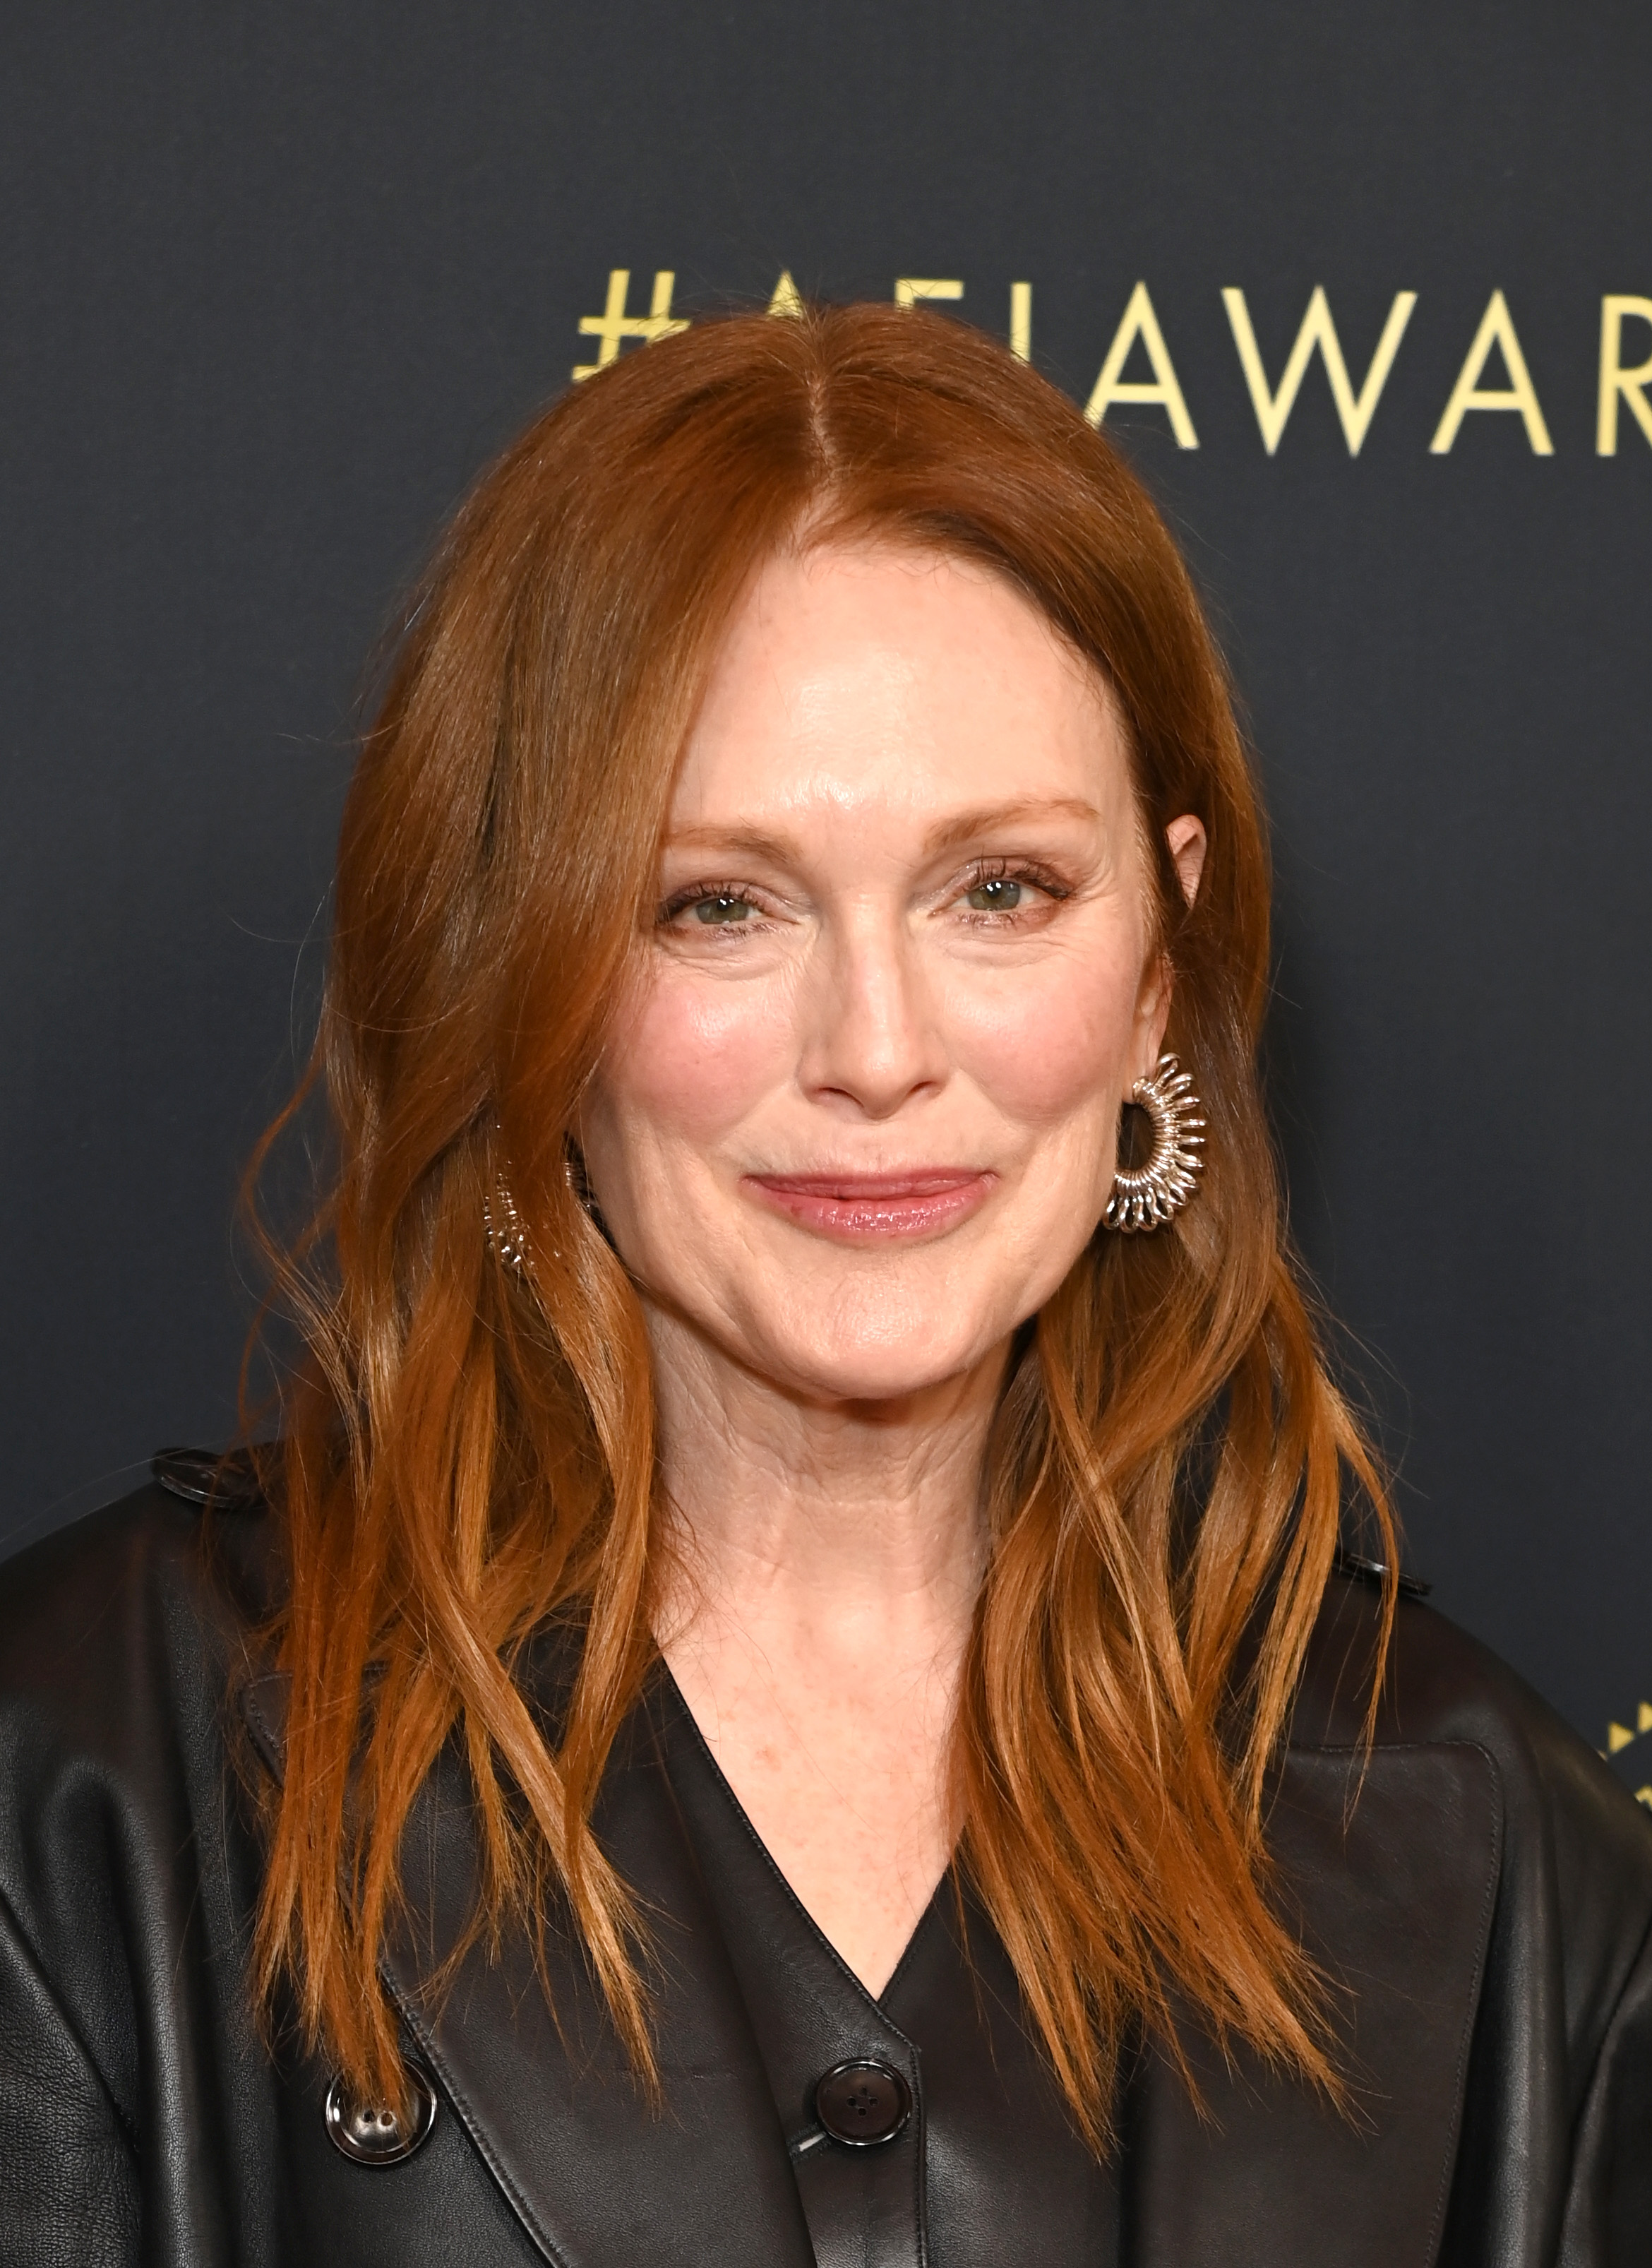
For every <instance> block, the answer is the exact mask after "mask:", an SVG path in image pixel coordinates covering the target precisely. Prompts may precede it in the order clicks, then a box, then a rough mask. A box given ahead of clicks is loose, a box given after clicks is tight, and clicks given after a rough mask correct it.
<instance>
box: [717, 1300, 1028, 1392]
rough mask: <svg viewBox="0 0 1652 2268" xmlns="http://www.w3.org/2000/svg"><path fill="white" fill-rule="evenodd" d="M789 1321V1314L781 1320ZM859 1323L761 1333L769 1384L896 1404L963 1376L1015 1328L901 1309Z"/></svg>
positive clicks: (1007, 1323) (760, 1357) (760, 1355)
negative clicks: (852, 1326)
mask: <svg viewBox="0 0 1652 2268" xmlns="http://www.w3.org/2000/svg"><path fill="white" fill-rule="evenodd" d="M788 1320H789V1319H788ZM856 1321H857V1323H858V1326H859V1327H858V1328H856V1329H836V1330H829V1331H826V1332H819V1331H808V1330H804V1331H799V1330H797V1329H789V1328H787V1326H786V1324H785V1323H783V1322H782V1323H781V1324H779V1326H778V1327H777V1328H776V1329H775V1330H774V1331H772V1332H765V1333H764V1334H762V1339H761V1343H760V1346H759V1348H757V1349H754V1350H753V1351H754V1352H756V1353H757V1356H758V1360H759V1362H760V1365H761V1366H763V1367H766V1368H768V1369H769V1370H770V1371H771V1373H772V1375H773V1376H774V1378H775V1382H776V1383H777V1384H779V1385H782V1386H784V1387H786V1388H788V1389H789V1390H790V1391H791V1392H793V1393H797V1394H801V1395H804V1396H805V1397H806V1398H807V1399H808V1400H810V1401H819V1402H900V1401H905V1400H907V1399H908V1398H909V1397H910V1396H912V1395H918V1394H923V1393H926V1392H928V1391H929V1390H930V1389H931V1388H935V1387H938V1386H943V1385H944V1384H945V1383H946V1382H947V1381H948V1380H950V1379H954V1378H959V1377H962V1376H963V1375H964V1374H965V1373H967V1372H968V1371H971V1370H973V1368H975V1366H977V1365H978V1364H979V1363H980V1362H982V1361H984V1360H985V1359H987V1358H988V1356H990V1355H991V1354H992V1353H993V1352H994V1351H995V1349H997V1348H998V1347H1000V1346H1002V1344H1003V1343H1004V1341H1005V1340H1006V1339H1007V1338H1008V1337H1009V1336H1010V1332H1011V1330H1013V1329H1014V1328H1015V1326H1014V1322H1012V1321H1010V1320H1008V1319H1006V1320H1005V1321H1004V1322H1002V1324H999V1323H998V1322H996V1321H995V1320H988V1319H986V1318H982V1319H981V1320H980V1322H979V1323H978V1324H977V1325H976V1327H975V1328H973V1329H971V1328H960V1325H959V1321H958V1318H957V1317H956V1316H949V1317H947V1319H946V1322H944V1324H943V1323H941V1322H938V1321H937V1320H936V1319H935V1318H933V1317H930V1318H923V1317H914V1316H912V1315H909V1314H903V1315H901V1316H899V1317H893V1316H891V1317H888V1318H885V1319H882V1324H881V1328H880V1327H879V1322H878V1320H877V1319H874V1318H870V1317H863V1318H857V1319H856Z"/></svg>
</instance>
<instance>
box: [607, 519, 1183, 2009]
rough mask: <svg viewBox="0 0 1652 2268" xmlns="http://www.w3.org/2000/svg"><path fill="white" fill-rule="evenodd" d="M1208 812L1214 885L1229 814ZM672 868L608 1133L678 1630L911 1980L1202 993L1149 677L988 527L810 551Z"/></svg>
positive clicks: (714, 693) (840, 1911)
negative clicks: (1166, 1059)
mask: <svg viewBox="0 0 1652 2268" xmlns="http://www.w3.org/2000/svg"><path fill="white" fill-rule="evenodd" d="M1170 841H1171V850H1172V853H1173V854H1174V855H1175V857H1176V858H1177V863H1178V867H1179V869H1180V871H1181V873H1182V879H1183V884H1184V887H1186V889H1187V890H1188V892H1189V895H1191V894H1192V891H1193V888H1195V887H1197V880H1198V871H1199V864H1200V858H1201V857H1202V851H1203V835H1202V830H1201V829H1200V827H1199V824H1198V822H1197V821H1194V820H1192V819H1186V820H1180V821H1177V822H1176V823H1175V825H1174V826H1173V827H1172V828H1171V831H1170ZM658 897H659V901H660V905H661V908H662V916H661V918H660V920H659V922H658V923H657V926H656V929H655V932H654V933H653V936H652V938H651V939H650V941H649V943H648V946H647V948H646V960H645V966H644V968H643V969H642V974H641V976H640V977H639V979H638V982H637V983H636V985H635V988H634V990H633V992H632V995H631V997H630V998H629V999H628V1004H627V1007H626V1010H625V1013H624V1014H623V1016H622V1017H621V1019H620V1022H619V1025H618V1027H617V1028H616V1030H615V1031H614V1033H613V1037H612V1040H611V1042H610V1045H609V1047H608V1049H607V1050H606V1056H605V1059H604V1062H603V1064H602V1066H601V1071H600V1075H599V1077H598V1080H597V1082H596V1084H595V1086H594V1087H593V1090H592V1093H591V1097H590V1099H589V1101H588V1104H587V1108H586V1110H585V1113H584V1118H583V1121H582V1124H581V1129H580V1133H581V1139H582V1142H583V1144H584V1151H585V1156H586V1160H587V1166H588V1168H589V1171H590V1175H591V1183H592V1187H593V1189H594V1191H595V1193H596V1196H597V1197H598V1202H599V1203H600V1204H601V1206H602V1210H603V1212H604V1215H605V1217H606V1219H607V1221H608V1222H609V1224H610V1226H611V1227H612V1229H613V1233H614V1237H615V1241H616V1242H617V1244H618V1246H619V1248H620V1253H621V1255H622V1256H623V1257H624V1259H625V1260H626V1262H627V1264H628V1266H629V1268H630V1269H631V1270H632V1272H633V1274H634V1276H635V1278H636V1279H637V1281H638V1284H639V1287H640V1288H641V1289H642V1293H643V1297H644V1301H645V1306H646V1310H647V1313H648V1316H649V1324H650V1336H651V1340H652V1344H653V1347H654V1352H655V1361H656V1375H657V1395H658V1401H659V1411H660V1431H661V1446H662V1463H663V1470H664V1479H665V1484H666V1488H667V1491H668V1494H669V1497H670V1499H671V1501H672V1506H674V1508H675V1513H676V1516H677V1521H678V1528H679V1536H680V1540H681V1542H682V1543H683V1545H684V1547H685V1550H684V1554H683V1558H684V1565H683V1572H682V1573H681V1575H680V1576H679V1578H678V1579H677V1580H676V1581H675V1583H674V1585H673V1587H672V1589H671V1591H670V1594H669V1595H668V1597H667V1599H666V1601H665V1602H664V1607H663V1609H662V1615H661V1622H660V1628H661V1635H662V1639H663V1642H664V1646H665V1649H666V1653H667V1659H668V1661H670V1663H671V1666H672V1670H673V1673H674V1675H676V1677H677V1679H678V1682H679V1684H680V1685H681V1686H682V1688H683V1690H684V1693H685V1696H686V1698H687V1700H688V1703H689V1705H690V1707H691V1708H692V1709H693V1710H694V1714H695V1716H696V1719H698V1721H699V1722H700V1724H701V1727H702V1728H703V1729H704V1730H705V1732H706V1734H707V1736H708V1738H709V1740H710V1742H711V1744H712V1746H713V1749H714V1750H715V1751H716V1754H717V1756H718V1758H719V1761H720V1763H721V1764H722V1765H723V1770H724V1771H725V1772H726V1773H727V1774H728V1776H729V1778H730V1779H731V1782H732V1784H733V1786H734V1787H735V1790H736V1793H738V1795H739V1796H740V1798H741V1800H742V1801H743V1802H744V1803H745V1808H746V1809H747V1811H748V1813H750V1815H752V1818H753V1823H754V1824H755V1825H756V1827H757V1829H758V1831H759V1832H760V1834H761V1835H762V1836H763V1837H764V1839H765V1841H766V1842H767V1844H768V1846H769V1848H770V1850H771V1851H772V1852H774V1855H775V1859H776V1860H777V1862H778V1863H779V1864H780V1866H781V1867H782V1871H784V1872H785V1874H787V1876H788V1878H789V1880H790V1881H791V1882H792V1884H793V1886H794V1888H795V1889H797V1892H798V1895H799V1896H800V1897H801V1898H802V1899H803V1902H804V1904H805V1905H806V1906H807V1907H808V1908H809V1910H810V1911H811V1913H812V1914H813V1915H814V1917H815V1918H816V1920H817V1921H818V1922H819V1925H820V1926H821V1927H822V1929H823V1930H824V1931H825V1932H826V1935H827V1936H828V1937H829V1938H831V1939H832V1940H833V1943H835V1944H836V1945H837V1946H838V1948H839V1949H840V1951H841V1952H842V1953H843V1955H844V1956H845V1958H846V1959H847V1960H848V1961H849V1962H850V1964H851V1966H852V1967H854V1968H855V1970H856V1971H857V1973H859V1974H860V1975H861V1977H863V1980H864V1981H865V1982H866V1983H867V1984H868V1985H869V1986H870V1987H871V1989H873V1990H875V1991H876V1990H880V1989H881V1987H882V1985H883V1984H884V1983H885V1981H886V1979H887V1977H888V1975H889V1974H890V1973H891V1971H892V1969H893V1967H894V1965H895V1962H896V1961H897V1960H898V1959H899V1955H900V1952H901V1950H902V1948H904V1945H905V1943H906V1940H907V1937H908V1936H909V1934H910V1933H911V1929H912V1927H913V1926H914V1922H915V1920H916V1918H917V1917H918V1915H919V1914H920V1913H921V1911H922V1908H923V1906H924V1904H926V1903H927V1901H928V1898H929V1894H930V1892H931V1890H932V1889H933V1887H934V1884H935V1881H936V1879H937V1877H938V1876H939V1874H941V1872H942V1871H943V1867H944V1866H945V1863H946V1859H947V1856H948V1853H949V1852H950V1850H951V1843H952V1840H953V1837H954V1835H955V1832H956V1821H955V1820H954V1819H953V1818H952V1816H951V1810H950V1807H949V1804H948V1801H947V1798H946V1794H945V1785H944V1769H943V1767H944V1755H945V1747H946V1739H947V1731H948V1726H949V1723H950V1719H951V1708H952V1699H953V1694H954V1691H955V1689H956V1677H957V1669H958V1661H959V1658H960V1655H961V1651H962V1647H963V1644H964V1641H965V1638H966V1633H967V1629H968V1624H969V1617H970V1612H971V1609H972V1605H973V1595H974V1592H975V1589H976V1587H977V1585H978V1582H979V1578H980V1564H981V1550H982V1538H981V1535H980V1522H979V1517H978V1497H979V1473H980V1454H981V1447H982V1442H983V1439H984V1433H985V1428H986V1425H987V1423H988V1419H989V1418H990V1413H991V1408H992V1403H993V1399H994V1396H995V1394H996V1391H997V1389H998V1386H999V1383H1000V1381H1001V1380H1002V1368H1003V1362H1004V1359H1005V1354H1006V1351H1007V1346H1008V1342H1009V1338H1010V1334H1011V1332H1012V1331H1013V1330H1014V1329H1015V1328H1016V1326H1017V1324H1018V1323H1020V1322H1023V1321H1024V1319H1025V1318H1026V1317H1028V1316H1029V1315H1031V1314H1034V1313H1035V1312H1036V1311H1037V1309H1038V1308H1039V1307H1040V1306H1041V1305H1042V1304H1043V1302H1044V1301H1045V1300H1046V1299H1048V1297H1049V1296H1050V1294H1051V1293H1052V1292H1054V1290H1055V1288H1056V1286H1057V1285H1059V1284H1060V1282H1061V1278H1063V1277H1064V1276H1065V1275H1066V1273H1067V1271H1068V1269H1069V1268H1070V1267H1071V1265H1072V1263H1073V1262H1074V1260H1075V1259H1076V1256H1078V1254H1079V1252H1080V1251H1081V1250H1082V1249H1083V1246H1084V1244H1085V1243H1086V1242H1087V1241H1088V1240H1089V1238H1090V1235H1091V1233H1093V1232H1094V1230H1095V1228H1096V1224H1097V1222H1098V1219H1099V1217H1100V1214H1101V1211H1102V1209H1103V1207H1104V1205H1105V1202H1106V1198H1107V1193H1108V1189H1109V1187H1110V1185H1111V1182H1112V1171H1113V1164H1114V1145H1115V1140H1116V1133H1117V1127H1118V1117H1119V1110H1120V1104H1121V1103H1122V1101H1124V1100H1125V1098H1126V1097H1127V1095H1128V1094H1129V1091H1130V1088H1131V1086H1132V1084H1133V1083H1134V1080H1135V1079H1137V1078H1138V1077H1140V1076H1141V1075H1142V1073H1143V1072H1144V1071H1148V1070H1149V1069H1150V1067H1151V1065H1152V1064H1153V1063H1154V1062H1155V1061H1156V1057H1157V1054H1158V1049H1159V1045H1160V1041H1161V1037H1162V1035H1163V1030H1164V1019H1165V1015H1166V1013H1167V1011H1168V1005H1169V1003H1168V993H1167V990H1166V984H1165V979H1164V971H1163V968H1162V967H1161V966H1160V964H1159V962H1158V961H1157V960H1156V956H1154V955H1153V954H1151V953H1150V952H1149V942H1150V934H1151V932H1150V917H1149V897H1148V887H1147V862H1146V854H1145V849H1144V844H1143V842H1142V835H1141V828H1140V821H1139V819H1138V816H1137V814H1136V810H1135V806H1134V799H1133V794H1132V791H1131V786H1130V779H1129V771H1128V764H1127V755H1126V749H1125V743H1124V740H1123V736H1122V733H1121V729H1120V723H1119V720H1118V717H1117V714H1116V711H1115V709H1114V706H1113V703H1112V697H1111V695H1110V694H1109V693H1108V691H1107V689H1106V688H1105V686H1104V685H1103V684H1102V683H1101V681H1099V679H1098V677H1097V676H1096V675H1095V674H1094V673H1093V672H1091V671H1090V670H1089V669H1088V668H1087V667H1086V666H1084V665H1083V664H1082V663H1081V662H1080V661H1079V660H1078V659H1076V657H1075V656H1074V655H1073V654H1072V653H1071V652H1069V651H1068V649H1067V648H1066V647H1065V646H1064V644H1062V643H1061V640H1060V639H1059V637H1057V636H1056V635H1055V634H1054V631H1053V630H1051V629H1050V628H1049V627H1048V626H1047V624H1046V622H1045V621H1044V619H1043V617H1042V616H1041V615H1039V613H1038V612H1037V611H1036V609H1034V608H1032V606H1031V605H1030V604H1029V603H1028V602H1027V601H1026V600H1024V599H1023V598H1022V597H1021V596H1020V595H1019V594H1018V593H1016V592H1015V591H1014V590H1012V589H1011V588H1010V585H1008V584H1006V583H1005V582H1003V581H1002V580H1001V579H1000V578H997V577H995V576H994V575H992V574H991V573H989V572H988V571H985V570H982V569H979V568H976V567H974V566H973V565H968V564H965V563H960V562H956V561H952V560H947V559H936V558H932V557H926V556H921V555H916V554H913V553H907V552H902V551H899V550H896V549H890V548H887V547H873V548H868V549H855V550H848V549H818V550H815V551H813V552H811V553H808V554H806V555H804V556H802V557H797V556H786V557H782V558H780V559H777V560H775V561H774V562H772V563H770V564H769V565H768V566H767V568H766V569H765V570H764V571H763V572H762V573H761V574H760V576H759V577H758V578H757V579H756V581H755V582H754V584H753V588H752V590H751V591H750V593H748V594H747V597H746V600H745V603H744V605H743V606H742V608H741V609H740V610H739V612H738V615H737V618H736V620H735V622H733V624H732V626H731V631H730V634H729V637H728V638H727V641H726V643H725V645H724V648H723V652H722V654H721V656H720V657H719V659H718V662H717V665H716V668H715V670H714V673H713V676H712V680H711V682H710V685H709V689H708V693H707V696H706V699H705V702H704V703H703V706H702V709H701V714H700V717H699V718H698V720H697V723H696V725H695V728H694V732H693V733H692V735H691V737H690V740H689V743H688V746H687V748H686V751H685V755H684V758H683V762H682V765H681V767H680V771H679V778H678V781H677V784H676V789H675V793H674V797H673V801H672V811H671V816H670V826H669V836H668V841H667V844H666V848H665V852H664V860H663V864H662V867H661V872H660V877H659V889H658ZM867 1176H873V1177H879V1178H878V1179H877V1180H876V1181H875V1182H874V1184H873V1189H874V1197H875V1200H876V1201H875V1202H871V1203H870V1204H867V1203H863V1202H861V1200H860V1198H859V1197H858V1196H857V1194H856V1193H857V1191H859V1190H861V1189H863V1185H864V1182H865V1177H867ZM799 1177H802V1179H803V1182H804V1187H803V1188H802V1189H801V1192H800V1191H799V1189H798V1188H797V1186H796V1184H797V1182H798V1179H799ZM823 1185H824V1189H825V1193H824V1194H822V1186H823ZM937 1189H938V1190H939V1194H938V1195H937V1194H936V1190H937ZM891 1190H893V1191H894V1192H895V1194H893V1195H892V1196H891V1195H889V1194H888V1193H889V1192H890V1191H891ZM903 1191H904V1192H905V1193H904V1194H902V1192H903ZM878 1192H882V1194H878Z"/></svg>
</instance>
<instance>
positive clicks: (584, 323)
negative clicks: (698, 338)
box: [574, 268, 688, 379]
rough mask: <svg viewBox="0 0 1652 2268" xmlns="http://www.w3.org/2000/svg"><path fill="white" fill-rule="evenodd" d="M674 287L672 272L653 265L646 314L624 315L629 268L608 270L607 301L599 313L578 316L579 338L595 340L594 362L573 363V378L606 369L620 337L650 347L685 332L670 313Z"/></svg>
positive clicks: (674, 277) (679, 321) (684, 326)
mask: <svg viewBox="0 0 1652 2268" xmlns="http://www.w3.org/2000/svg"><path fill="white" fill-rule="evenodd" d="M676 286H677V276H676V271H675V270H674V269H670V268H657V269H655V271H654V297H653V298H652V299H651V300H650V302H649V311H648V313H647V314H646V315H628V314H627V313H626V312H625V303H626V301H627V300H628V298H630V296H631V271H630V269H628V268H611V269H609V270H608V304H607V306H606V307H605V308H604V309H603V311H602V313H601V314H599V315H582V316H581V317H580V319H579V335H580V336H581V338H583V339H599V340H600V341H601V344H600V345H599V346H598V349H597V359H596V361H595V362H580V363H576V364H575V365H574V376H575V378H576V379H582V378H594V377H595V376H596V374H597V372H598V371H599V370H606V368H607V366H608V365H609V364H610V363H611V362H613V360H614V359H615V357H617V356H618V354H619V351H620V340H621V339H644V340H646V341H647V342H648V344H649V345H650V346H652V345H653V343H654V342H655V340H656V339H668V338H670V336H671V335H672V332H673V331H686V329H687V328H688V326H687V324H686V322H684V321H683V320H680V319H677V320H673V319H672V291H674V290H675V289H676Z"/></svg>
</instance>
